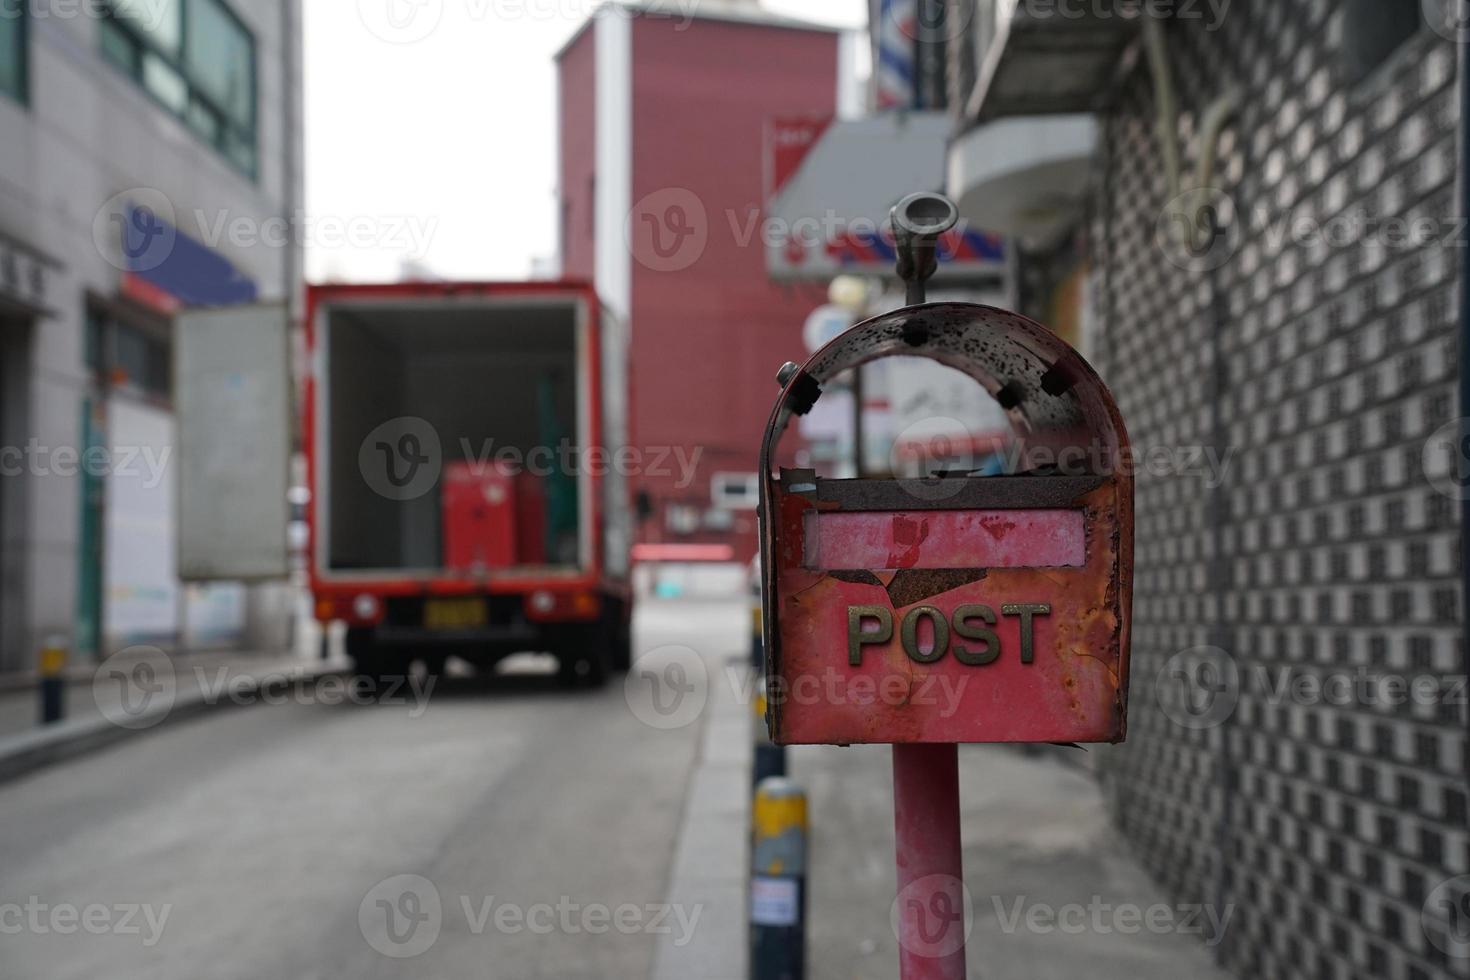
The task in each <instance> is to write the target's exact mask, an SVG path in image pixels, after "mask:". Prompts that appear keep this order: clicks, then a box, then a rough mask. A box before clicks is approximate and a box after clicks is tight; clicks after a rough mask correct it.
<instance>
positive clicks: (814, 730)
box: [760, 303, 1133, 745]
mask: <svg viewBox="0 0 1470 980" xmlns="http://www.w3.org/2000/svg"><path fill="white" fill-rule="evenodd" d="M890 356H924V357H929V358H931V359H933V360H936V361H939V362H940V363H943V364H946V365H948V366H950V367H952V368H956V369H958V370H960V371H963V372H965V373H967V374H969V375H970V376H971V377H973V378H974V379H975V380H976V382H977V383H978V384H980V385H982V386H983V387H984V388H985V389H986V390H987V391H989V392H990V394H991V395H993V396H994V397H995V398H996V400H997V401H998V402H999V403H1000V405H1001V406H1002V407H1003V408H1004V409H1006V411H1007V414H1008V417H1009V419H1010V421H1011V427H1012V429H1013V431H1014V433H1015V440H1016V445H1015V446H1014V447H1013V449H1012V451H1011V457H1012V458H1013V459H1015V460H1018V461H1019V463H1020V465H1018V466H1015V467H1013V469H1014V470H1015V472H1011V473H1007V474H1004V475H999V476H979V475H974V474H971V473H968V472H962V473H944V474H937V475H930V476H928V477H925V478H920V479H827V478H824V477H822V476H819V475H818V474H817V473H816V472H815V471H814V470H810V469H784V468H783V469H780V470H779V471H777V470H776V469H775V468H774V466H773V461H774V460H775V458H776V444H777V442H778V441H779V439H780V436H781V434H782V432H784V430H785V429H786V427H787V425H788V424H789V422H790V420H791V419H792V418H793V417H794V416H796V415H801V414H805V412H807V411H809V410H810V409H811V407H812V405H813V404H814V403H815V401H817V400H818V399H819V398H820V397H821V393H822V389H823V386H824V385H827V384H829V383H830V382H831V381H832V380H833V379H834V378H836V377H837V376H839V375H841V374H843V373H845V372H847V371H850V370H852V369H853V368H854V367H856V366H858V365H861V364H865V363H867V362H869V361H874V360H879V359H882V358H885V357H890ZM784 377H785V382H784V384H783V390H782V394H781V397H780V399H779V401H778V402H777V405H776V408H775V410H774V412H773V413H772V416H771V421H770V424H769V425H768V426H767V429H766V436H765V441H764V443H763V446H762V472H763V473H764V474H765V478H764V480H763V482H762V487H761V491H762V496H761V512H760V513H761V548H762V553H761V567H762V574H763V582H762V588H763V594H762V598H763V602H764V606H765V616H764V632H765V635H764V643H765V646H766V649H767V658H766V663H767V683H768V687H769V690H770V692H771V697H770V706H769V710H768V712H767V720H768V723H769V726H770V729H771V735H772V738H773V740H774V741H775V742H776V743H777V744H778V745H802V744H834V743H835V744H849V743H864V742H868V743H873V742H876V743H885V742H886V743H894V744H904V743H954V742H1063V743H1070V742H1117V741H1121V740H1122V739H1123V737H1124V734H1125V719H1126V715H1127V692H1128V634H1129V620H1130V616H1131V597H1132V586H1131V582H1132V568H1133V479H1132V475H1131V470H1130V468H1129V467H1128V466H1126V465H1122V464H1124V463H1125V462H1127V461H1128V454H1129V452H1130V449H1129V445H1128V436H1127V433H1126V431H1125V429H1124V426H1123V420H1122V417H1121V415H1120V414H1119V412H1118V410H1117V407H1116V405H1115V404H1114V402H1113V399H1112V396H1111V394H1110V393H1109V392H1108V390H1107V388H1106V387H1105V386H1104V385H1103V383H1102V381H1101V380H1100V379H1099V378H1098V377H1097V375H1096V374H1095V373H1094V372H1093V370H1092V368H1091V367H1090V366H1088V364H1087V363H1086V362H1085V361H1084V360H1083V359H1082V358H1081V357H1080V356H1079V355H1078V354H1077V353H1076V352H1075V351H1073V350H1072V349H1071V348H1070V347H1069V346H1068V345H1067V344H1066V343H1065V342H1064V341H1062V340H1061V339H1060V338H1058V337H1057V336H1056V335H1055V334H1054V333H1052V332H1051V331H1050V330H1047V329H1046V328H1045V327H1043V326H1041V325H1040V324H1037V323H1034V322H1033V321H1031V320H1028V319H1026V318H1024V317H1021V316H1017V315H1015V314H1013V313H1007V312H1005V311H1003V310H997V309H993V308H991V307H985V306H976V305H972V304H962V303H935V304H929V305H924V306H913V307H908V308H905V309H902V310H898V311H896V312H894V313H890V314H887V315H884V316H880V317H877V318H874V319H872V320H868V321H866V322H864V323H860V324H858V325H857V326H855V327H853V328H852V329H851V330H849V331H847V332H846V333H844V334H842V335H841V336H840V337H838V338H837V339H836V340H834V341H832V342H831V343H829V344H828V345H827V346H826V347H825V348H823V349H822V350H821V351H819V352H817V354H815V355H814V356H813V357H812V359H811V360H810V361H808V362H807V364H806V365H805V366H803V367H801V368H800V369H787V371H786V372H785V374H784Z"/></svg>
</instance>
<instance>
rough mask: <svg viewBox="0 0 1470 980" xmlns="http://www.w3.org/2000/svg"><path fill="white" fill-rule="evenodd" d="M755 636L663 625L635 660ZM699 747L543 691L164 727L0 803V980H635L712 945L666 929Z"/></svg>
mask: <svg viewBox="0 0 1470 980" xmlns="http://www.w3.org/2000/svg"><path fill="white" fill-rule="evenodd" d="M746 622H747V619H746V614H745V611H744V607H743V603H741V602H736V603H733V604H728V603H727V604H703V605H701V604H696V603H688V602H685V603H673V604H665V605H660V606H655V605H652V604H650V605H648V606H645V611H644V613H643V614H642V619H641V620H640V623H639V626H638V638H637V640H636V643H637V646H638V648H639V649H640V650H647V649H653V648H655V647H658V646H660V645H662V644H668V643H682V644H687V645H689V646H691V647H694V648H695V649H697V650H698V651H699V652H700V653H701V654H704V655H706V656H708V657H711V658H715V659H720V660H722V659H723V658H725V657H726V656H728V655H729V654H731V653H733V652H735V651H737V650H738V649H739V648H740V647H741V646H742V644H743V643H744V634H743V630H744V626H745V623H746ZM308 700H309V699H308ZM700 732H701V726H700V725H698V724H691V725H688V726H685V727H682V728H677V729H673V730H658V729H656V728H654V727H651V726H650V725H647V724H645V723H644V722H643V721H640V719H639V717H638V716H637V714H636V713H635V712H634V711H633V710H631V709H630V705H629V701H628V699H627V698H626V697H625V692H624V686H623V684H622V683H621V682H620V681H619V682H615V683H614V684H612V685H610V686H608V687H607V688H606V689H604V690H601V691H595V692H588V693H577V692H567V691H563V690H561V689H559V688H558V687H557V686H556V685H555V683H554V682H553V681H552V680H551V679H550V678H545V677H538V676H514V677H504V678H498V679H495V680H494V681H493V682H490V683H480V682H473V681H461V682H458V683H455V682H448V683H447V684H446V685H445V686H443V687H441V688H440V689H438V690H436V691H435V692H434V693H433V694H432V695H431V696H430V697H429V698H428V699H427V701H426V702H422V703H415V702H414V701H413V700H412V699H405V702H404V703H400V704H372V705H361V704H352V703H341V704H331V705H329V704H323V703H295V702H294V701H288V703H284V704H276V705H266V704H260V705H254V706H251V707H248V708H244V709H228V710H220V711H215V712H210V713H206V714H204V715H201V716H198V717H196V718H191V719H188V720H183V721H179V722H177V723H172V724H167V725H164V726H163V727H161V728H159V729H156V730H154V731H150V732H147V733H144V734H141V735H139V736H137V737H133V738H130V739H127V740H125V741H123V742H121V743H119V744H117V745H115V746H113V747H110V748H108V749H106V750H104V751H102V752H99V753H97V754H94V755H90V756H87V757H84V758H80V759H77V760H74V761H71V762H67V763H63V764H60V765H57V766H54V767H52V768H50V769H47V770H45V771H43V772H39V773H36V774H33V775H31V776H28V777H25V778H23V779H20V780H18V781H15V782H12V783H8V784H5V785H3V786H0V976H3V977H6V978H11V980H30V978H36V980H41V978H45V980H68V978H88V980H90V978H94V977H99V976H109V977H139V978H142V977H147V978H150V980H167V978H172V977H178V978H181V980H182V978H188V980H196V978H198V977H202V976H207V977H210V978H230V977H241V978H251V980H257V978H260V977H282V978H328V977H342V978H352V980H366V978H377V977H415V978H419V977H487V978H502V977H504V978H527V977H556V978H577V977H587V978H597V980H603V978H609V977H618V978H625V977H643V976H647V975H648V972H649V969H650V966H651V962H652V958H653V955H654V948H655V942H656V938H657V936H658V935H660V934H661V935H663V936H665V937H667V936H668V935H669V934H670V933H669V930H672V933H673V935H674V936H675V937H676V938H677V937H678V936H679V935H680V934H681V933H683V932H686V931H688V932H693V931H694V930H698V929H699V928H700V924H699V922H698V921H697V920H695V921H690V918H689V917H690V915H691V914H694V915H697V914H698V910H685V909H674V910H670V909H666V908H661V907H660V903H661V902H663V900H664V898H665V895H666V889H667V886H668V879H669V874H670V870H671V869H670V865H671V861H672V857H673V854H674V844H675V840H676V838H677V834H678V828H679V825H680V818H681V812H682V807H683V804H684V800H685V797H686V793H687V791H688V783H689V773H690V767H691V765H692V763H693V761H694V758H695V754H696V752H697V750H698V742H699V735H700ZM737 846H743V844H741V845H737ZM405 875H407V876H414V877H409V878H402V877H399V876H405ZM655 919H657V921H655ZM407 953H415V954H416V955H414V956H412V957H406V956H404V954H407Z"/></svg>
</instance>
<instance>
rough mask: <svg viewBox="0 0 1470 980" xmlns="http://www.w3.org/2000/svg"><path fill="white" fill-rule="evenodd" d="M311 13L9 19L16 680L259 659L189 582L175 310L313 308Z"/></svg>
mask: <svg viewBox="0 0 1470 980" xmlns="http://www.w3.org/2000/svg"><path fill="white" fill-rule="evenodd" d="M300 51H301V29H300V0H7V2H5V3H0V672H12V671H19V670H27V669H30V667H31V666H32V664H33V663H34V658H35V654H36V650H37V648H38V647H39V645H40V644H41V643H42V642H43V641H44V640H45V639H47V638H49V637H53V636H54V637H59V638H62V639H64V640H65V641H66V642H67V643H68V644H69V645H71V646H72V648H73V649H74V650H76V651H77V654H78V657H77V659H81V660H85V659H86V658H87V657H89V656H105V655H107V654H109V653H111V652H115V650H116V649H119V648H121V647H123V646H126V645H130V644H134V643H142V642H147V643H156V644H159V645H165V646H178V645H200V644H213V643H220V642H239V641H241V640H243V639H244V638H245V637H244V635H245V633H246V632H247V627H248V626H250V625H251V623H250V613H249V610H248V608H247V607H248V606H249V605H250V603H249V602H248V601H247V599H248V596H247V592H246V590H245V589H244V588H242V587H239V586H222V587H211V588H209V589H195V588H185V587H183V586H182V585H181V584H180V583H179V582H178V580H177V577H176V574H175V570H174V528H173V521H174V516H173V479H174V470H173V467H172V466H171V465H170V461H171V457H172V454H173V451H174V448H175V447H174V435H173V432H174V417H173V404H172V395H173V379H172V334H173V314H174V313H176V312H177V311H178V310H180V309H183V308H186V307H191V306H216V305H227V304H232V303H238V302H256V301H258V302H271V301H283V300H285V301H294V300H295V297H296V296H297V295H298V293H299V290H298V288H297V287H298V285H299V282H300V278H301V273H300V269H301V243H300V236H299V234H298V233H297V228H298V227H299V224H300V222H299V214H300V206H301V172H302V167H301V96H300V93H301V55H300Z"/></svg>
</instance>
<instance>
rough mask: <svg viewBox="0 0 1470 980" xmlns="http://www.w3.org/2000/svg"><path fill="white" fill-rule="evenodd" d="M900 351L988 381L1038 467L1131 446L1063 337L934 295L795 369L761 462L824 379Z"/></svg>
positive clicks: (1114, 456)
mask: <svg viewBox="0 0 1470 980" xmlns="http://www.w3.org/2000/svg"><path fill="white" fill-rule="evenodd" d="M895 356H911V357H912V356H920V357H928V358H931V359H932V360H935V361H938V362H940V363H941V364H945V365H948V366H949V367H952V368H955V369H956V370H959V371H962V372H964V373H965V374H968V375H969V376H970V377H972V378H974V379H975V380H976V381H977V382H979V383H980V384H981V385H983V386H984V387H985V390H986V391H988V392H989V393H990V394H991V396H992V397H994V398H995V400H996V401H997V402H999V403H1000V406H1001V408H1003V409H1004V410H1005V412H1006V415H1007V416H1008V417H1009V419H1010V421H1011V425H1012V427H1013V428H1014V429H1015V432H1016V438H1017V440H1018V441H1019V442H1020V443H1021V444H1022V446H1023V453H1022V458H1025V459H1030V460H1032V461H1033V464H1034V465H1035V466H1036V467H1038V468H1044V467H1045V466H1046V465H1047V461H1048V460H1050V461H1052V462H1055V461H1056V460H1057V459H1059V458H1063V457H1065V458H1075V457H1076V454H1077V453H1078V452H1079V451H1080V452H1082V453H1085V454H1086V455H1087V456H1088V459H1089V460H1094V459H1101V460H1104V461H1109V460H1111V461H1118V460H1120V459H1121V458H1122V456H1123V455H1124V454H1126V452H1127V451H1128V434H1127V432H1126V430H1125V429H1124V426H1123V418H1122V416H1121V415H1120V414H1119V412H1118V409H1117V407H1116V405H1114V403H1113V399H1112V396H1111V395H1110V394H1109V393H1108V390H1107V388H1106V386H1105V385H1104V384H1103V382H1102V379H1101V378H1099V377H1098V376H1097V373H1096V372H1095V371H1093V369H1092V366H1091V365H1089V364H1088V363H1087V362H1086V361H1085V360H1083V359H1082V356H1081V355H1080V354H1078V353H1077V352H1076V351H1075V350H1073V349H1072V348H1071V346H1070V345H1068V344H1067V342H1066V341H1064V340H1062V339H1061V338H1060V337H1058V336H1057V335H1056V334H1054V333H1052V331H1050V330H1048V329H1047V328H1046V327H1044V326H1042V325H1041V324H1039V323H1037V322H1036V321H1034V320H1030V319H1027V318H1026V317H1023V316H1020V315H1018V314H1016V313H1011V312H1008V311H1006V310H1000V309H996V308H995V307H991V306H979V305H976V304H971V303H931V304H927V305H924V306H911V307H905V308H903V309H900V310H896V311H894V312H892V313H887V314H884V315H883V316H879V317H875V318H873V319H871V320H866V321H864V322H862V323H859V324H858V325H857V326H855V327H853V328H852V329H850V330H848V331H846V332H845V333H843V334H842V335H841V336H839V337H837V338H836V339H835V340H833V341H832V342H831V343H829V344H827V346H825V347H823V348H822V349H821V350H819V351H817V353H816V354H814V355H813V356H812V358H811V360H810V361H808V362H807V363H806V365H805V366H804V367H802V369H801V370H800V371H798V372H796V373H795V374H794V375H792V376H791V377H790V378H788V379H787V381H786V384H785V386H784V388H783V390H782V392H781V397H780V398H779V399H778V400H777V402H776V407H775V410H774V411H773V413H772V415H771V421H770V424H769V426H768V427H767V430H766V439H765V443H764V445H763V447H762V454H761V455H762V464H763V467H764V468H763V470H762V472H764V473H769V472H770V464H771V460H772V459H773V458H774V451H775V447H776V443H777V442H779V441H780V438H781V434H782V433H783V432H784V431H785V429H786V426H787V424H789V422H790V420H791V416H792V415H805V414H806V413H807V412H808V411H810V409H811V407H812V406H813V405H814V404H815V403H816V401H817V399H818V398H820V397H821V391H822V388H823V387H824V386H825V385H827V384H828V383H829V382H831V381H832V379H834V378H836V377H837V376H838V375H840V374H842V373H843V372H844V371H848V370H851V369H852V368H854V367H857V366H858V365H861V364H866V363H868V362H870V361H875V360H878V359H880V358H884V357H895ZM1078 465H1079V466H1080V465H1090V464H1084V463H1083V462H1082V461H1079V463H1078Z"/></svg>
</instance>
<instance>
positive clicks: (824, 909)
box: [791, 745, 1228, 980]
mask: <svg viewBox="0 0 1470 980" xmlns="http://www.w3.org/2000/svg"><path fill="white" fill-rule="evenodd" d="M1067 751H1077V750H1067ZM791 763H792V764H791V773H792V775H793V777H794V778H795V779H796V780H797V781H798V782H799V783H801V784H802V785H804V786H805V787H806V789H807V791H808V794H809V799H810V806H811V819H812V827H813V831H812V836H811V850H812V877H811V880H810V882H809V888H810V914H809V929H808V942H809V958H808V963H809V976H810V977H812V978H813V980H893V977H896V976H897V975H898V952H897V945H898V943H897V939H896V938H895V936H894V932H893V928H892V926H891V924H890V918H889V915H890V910H891V906H892V903H893V901H894V888H895V886H894V881H895V870H894V851H893V792H892V752H891V750H890V749H889V748H888V747H887V746H876V745H875V746H853V747H850V748H845V749H844V748H837V747H832V748H827V747H803V748H797V749H793V750H791ZM960 799H961V810H962V815H961V833H962V835H963V841H964V850H965V855H964V857H965V885H966V887H967V888H968V889H969V892H970V896H971V899H972V906H973V914H974V927H973V931H972V932H971V933H970V938H969V943H968V967H969V970H968V972H969V975H970V976H971V977H980V976H983V977H985V978H986V980H1011V978H1014V980H1052V978H1056V980H1074V978H1076V977H1096V978H1099V980H1114V978H1116V980H1177V978H1179V977H1190V978H1198V980H1216V978H1218V980H1228V975H1227V974H1224V973H1222V972H1220V971H1218V970H1217V969H1216V968H1215V967H1214V965H1213V962H1212V959H1211V956H1210V953H1209V950H1208V949H1207V948H1206V947H1205V945H1204V938H1205V936H1201V935H1198V934H1196V933H1195V929H1196V927H1202V928H1203V929H1204V930H1205V932H1206V935H1207V934H1208V929H1209V921H1210V915H1211V914H1212V910H1209V909H1202V910H1195V909H1190V908H1185V907H1183V906H1181V905H1179V904H1177V903H1176V902H1174V901H1172V900H1171V899H1170V898H1169V897H1168V896H1166V895H1165V894H1164V892H1163V891H1162V889H1160V888H1158V887H1157V886H1156V885H1155V884H1154V883H1153V882H1152V881H1151V880H1150V879H1149V877H1148V875H1147V874H1145V873H1144V871H1143V869H1142V868H1141V867H1140V865H1139V864H1138V863H1137V862H1136V861H1135V860H1134V858H1133V856H1132V854H1131V853H1130V852H1129V850H1128V848H1127V845H1126V843H1125V842H1124V841H1123V840H1122V838H1120V837H1119V835H1118V834H1117V833H1116V832H1115V831H1114V830H1113V827H1112V823H1111V821H1110V819H1109V817H1108V814H1107V811H1106V809H1105V807H1104V805H1103V800H1102V797H1101V794H1100V793H1099V790H1098V786H1097V783H1096V781H1095V779H1094V778H1093V776H1092V775H1091V773H1090V772H1089V771H1088V767H1087V766H1085V765H1077V764H1075V763H1074V762H1072V761H1066V760H1064V759H1063V758H1062V757H1060V756H1059V755H1058V754H1057V752H1055V751H1039V752H1032V753H1028V752H1026V751H1024V750H1022V749H1019V748H1010V747H1004V746H962V747H961V749H960Z"/></svg>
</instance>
